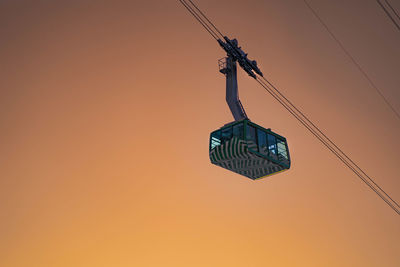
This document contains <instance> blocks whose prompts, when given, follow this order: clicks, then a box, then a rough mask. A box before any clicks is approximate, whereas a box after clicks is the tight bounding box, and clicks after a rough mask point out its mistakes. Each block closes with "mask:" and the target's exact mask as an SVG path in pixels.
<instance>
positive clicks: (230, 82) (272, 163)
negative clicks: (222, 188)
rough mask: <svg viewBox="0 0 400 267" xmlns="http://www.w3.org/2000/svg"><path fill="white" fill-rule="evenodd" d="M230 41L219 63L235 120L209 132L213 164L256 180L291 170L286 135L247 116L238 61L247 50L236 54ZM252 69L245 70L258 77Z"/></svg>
mask: <svg viewBox="0 0 400 267" xmlns="http://www.w3.org/2000/svg"><path fill="white" fill-rule="evenodd" d="M228 40H229V39H228ZM220 43H222V41H221V42H220ZM236 43H237V41H236ZM227 44H228V43H227ZM227 44H226V45H225V46H226V47H227V48H224V49H225V50H226V51H227V54H228V56H227V57H226V58H223V59H220V60H219V62H218V65H219V71H220V72H221V73H222V74H224V75H225V76H226V102H227V104H228V106H229V109H230V110H231V113H232V115H233V117H234V119H235V121H234V122H231V123H228V124H226V125H224V126H222V127H221V128H220V129H218V130H216V131H214V132H212V133H211V134H210V144H209V156H210V160H211V163H212V164H215V165H217V166H220V167H222V168H225V169H227V170H230V171H233V172H236V173H238V174H241V175H244V176H246V177H248V178H250V179H253V180H256V179H260V178H263V177H266V176H269V175H272V174H275V173H278V172H282V171H285V170H288V169H289V168H290V156H289V149H288V145H287V142H286V138H285V137H283V136H280V135H278V134H276V133H274V132H272V131H271V129H265V128H263V127H261V126H259V125H257V124H255V123H253V122H251V121H250V119H249V118H248V117H247V115H246V112H245V110H244V108H243V106H242V103H241V102H240V100H239V94H238V85H237V64H236V63H237V61H238V59H237V58H236V57H237V56H236V55H241V54H245V53H235V54H233V53H231V52H230V51H231V50H232V49H231V47H230V46H228V45H227ZM236 49H240V48H237V47H236ZM243 62H245V61H243ZM251 68H252V66H250V65H249V66H248V68H247V69H246V72H248V71H247V70H249V71H250V72H251V74H253V75H251V74H249V75H250V76H251V77H256V75H255V74H254V73H253V72H252V69H251ZM258 70H259V69H258ZM259 72H260V73H261V71H259Z"/></svg>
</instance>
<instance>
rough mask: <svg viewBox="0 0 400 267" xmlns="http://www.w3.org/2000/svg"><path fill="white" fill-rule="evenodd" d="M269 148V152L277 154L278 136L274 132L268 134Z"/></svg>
mask: <svg viewBox="0 0 400 267" xmlns="http://www.w3.org/2000/svg"><path fill="white" fill-rule="evenodd" d="M268 149H269V152H271V153H273V154H276V138H275V136H273V135H272V134H268Z"/></svg>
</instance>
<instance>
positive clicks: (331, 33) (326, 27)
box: [303, 0, 400, 120]
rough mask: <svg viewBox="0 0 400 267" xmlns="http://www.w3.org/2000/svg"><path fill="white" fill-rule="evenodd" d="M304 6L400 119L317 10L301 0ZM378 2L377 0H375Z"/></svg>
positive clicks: (399, 115)
mask: <svg viewBox="0 0 400 267" xmlns="http://www.w3.org/2000/svg"><path fill="white" fill-rule="evenodd" d="M303 1H304V3H305V4H306V6H307V7H308V8H309V9H310V11H311V12H312V13H313V14H314V16H315V17H316V18H317V19H318V21H319V22H320V23H321V25H322V26H324V28H325V30H326V31H327V32H328V33H329V34H330V36H331V37H332V38H333V39H334V40H335V41H336V43H337V44H338V45H339V46H340V48H341V49H342V50H343V52H344V53H345V54H346V55H347V56H348V57H349V59H350V60H351V62H353V64H354V65H355V66H356V67H357V69H358V70H359V71H360V72H361V74H362V75H363V76H364V77H365V79H367V81H368V82H369V84H370V85H371V86H372V88H374V89H375V91H376V92H377V93H378V94H379V95H380V96H381V98H382V99H383V101H384V102H385V103H386V105H387V106H388V107H389V108H390V109H391V110H392V111H393V113H394V114H395V115H396V116H397V118H398V119H399V120H400V114H399V112H397V111H396V110H395V109H394V107H393V106H392V105H391V104H390V102H389V101H388V100H387V99H386V97H385V96H384V95H383V93H382V92H381V91H380V90H379V88H378V87H377V86H376V85H375V83H374V82H373V81H372V80H371V78H370V77H369V76H368V74H367V73H366V72H365V71H364V69H363V68H362V67H361V65H360V64H358V62H357V61H356V60H355V59H354V57H353V56H352V55H351V54H350V53H349V52H348V51H347V49H346V48H345V47H344V45H343V44H342V43H341V42H340V41H339V39H338V38H337V37H336V36H335V35H334V34H333V32H332V31H331V30H330V29H329V27H328V25H326V23H325V22H324V21H323V20H322V19H321V17H320V16H319V15H318V14H317V12H316V11H315V10H314V9H313V8H312V7H311V6H310V4H308V2H307V1H306V0H303ZM377 1H378V2H379V0H377ZM399 29H400V28H399Z"/></svg>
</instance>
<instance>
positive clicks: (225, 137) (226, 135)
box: [221, 127, 232, 143]
mask: <svg viewBox="0 0 400 267" xmlns="http://www.w3.org/2000/svg"><path fill="white" fill-rule="evenodd" d="M221 131H222V133H221V142H222V143H225V141H229V140H231V138H232V127H228V128H225V129H222V130H221Z"/></svg>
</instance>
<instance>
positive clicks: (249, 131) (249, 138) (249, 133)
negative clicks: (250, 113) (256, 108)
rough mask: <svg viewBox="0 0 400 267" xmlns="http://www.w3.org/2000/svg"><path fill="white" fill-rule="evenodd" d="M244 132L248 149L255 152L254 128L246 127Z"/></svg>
mask: <svg viewBox="0 0 400 267" xmlns="http://www.w3.org/2000/svg"><path fill="white" fill-rule="evenodd" d="M246 130H247V131H246V139H247V141H250V144H249V148H250V149H253V150H255V151H257V150H258V149H257V139H256V128H254V127H253V126H251V125H247V128H246Z"/></svg>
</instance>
